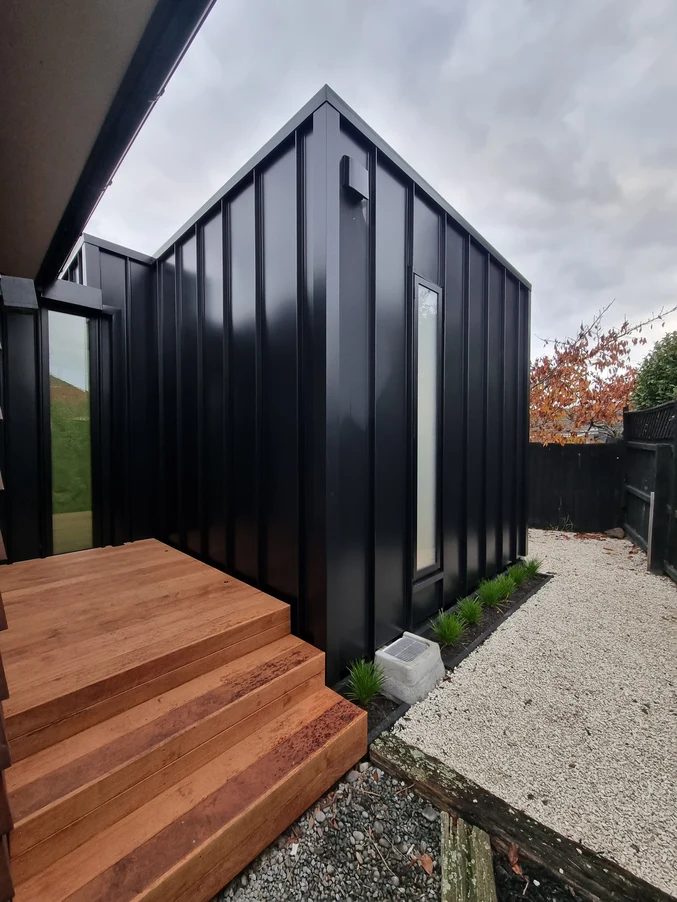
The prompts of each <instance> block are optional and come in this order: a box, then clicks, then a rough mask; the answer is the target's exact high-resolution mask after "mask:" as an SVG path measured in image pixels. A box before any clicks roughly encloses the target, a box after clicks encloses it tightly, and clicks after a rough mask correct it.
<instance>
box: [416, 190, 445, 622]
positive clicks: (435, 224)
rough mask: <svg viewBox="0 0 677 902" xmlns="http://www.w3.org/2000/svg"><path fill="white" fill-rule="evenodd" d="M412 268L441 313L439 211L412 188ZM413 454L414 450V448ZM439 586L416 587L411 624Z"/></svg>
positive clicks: (433, 602) (433, 604)
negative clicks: (435, 292)
mask: <svg viewBox="0 0 677 902" xmlns="http://www.w3.org/2000/svg"><path fill="white" fill-rule="evenodd" d="M413 242H414V247H413V270H414V274H415V275H417V276H422V277H423V278H424V279H428V280H429V281H430V282H433V283H434V284H436V285H439V286H440V288H441V289H442V296H441V297H440V303H439V307H438V317H442V318H443V317H444V312H443V308H444V303H445V297H444V286H443V285H442V281H443V279H442V270H443V263H444V260H443V259H441V258H440V212H439V210H438V208H437V207H433V206H431V205H430V204H429V203H428V202H427V201H426V200H425V199H424V198H422V197H421V196H420V195H419V194H418V193H416V191H415V192H414V233H413ZM409 303H410V305H411V310H412V316H413V318H414V319H415V318H416V317H417V309H418V301H417V298H415V297H413V296H411V297H410V301H409ZM413 334H414V335H415V334H416V329H414V331H413ZM438 365H439V366H440V367H442V366H443V361H442V360H439V361H438ZM412 391H413V392H414V393H415V391H416V386H415V382H414V384H412ZM438 402H439V403H440V404H441V403H442V401H441V399H438ZM412 429H415V424H412ZM437 441H438V443H439V442H441V441H442V436H441V434H440V433H439V432H438V436H437ZM414 454H415V450H414ZM441 470H442V467H441V466H440V465H439V463H438V484H437V495H436V503H437V505H438V511H437V516H438V522H439V523H440V524H441V523H443V521H444V512H443V511H441V510H439V505H440V500H441V495H440V488H441V484H442V474H441ZM410 472H411V476H410V479H411V480H412V488H411V497H412V498H415V492H416V475H415V473H414V471H413V470H411V471H410ZM413 509H414V518H413V526H412V529H413V535H412V543H413V547H414V548H415V547H416V518H415V512H416V506H415V505H414V508H413ZM443 552H444V548H443V547H442V548H441V549H440V554H443ZM411 567H412V570H413V567H414V564H413V560H412V562H411ZM438 595H439V588H437V587H434V586H428V587H426V588H425V589H417V590H416V591H414V592H413V594H412V600H411V605H412V611H411V616H412V622H413V624H414V625H419V624H421V623H423V622H425V621H426V620H427V618H428V617H430V616H432V615H433V614H434V613H435V611H437V610H438V609H439V606H440V605H439V600H438Z"/></svg>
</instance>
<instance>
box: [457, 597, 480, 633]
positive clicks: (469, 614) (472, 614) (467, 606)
mask: <svg viewBox="0 0 677 902" xmlns="http://www.w3.org/2000/svg"><path fill="white" fill-rule="evenodd" d="M457 609H458V610H457V613H458V618H459V620H461V622H462V623H465V625H466V626H475V624H477V623H479V622H480V620H481V619H482V602H481V601H479V599H477V598H474V597H473V596H472V595H469V596H468V597H467V598H462V599H461V601H459V603H458V606H457Z"/></svg>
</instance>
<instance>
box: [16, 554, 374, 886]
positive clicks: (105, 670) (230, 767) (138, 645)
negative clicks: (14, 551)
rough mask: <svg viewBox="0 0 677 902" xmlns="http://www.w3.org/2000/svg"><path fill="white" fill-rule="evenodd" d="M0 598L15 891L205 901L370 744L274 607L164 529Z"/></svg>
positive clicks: (23, 580) (40, 572)
mask: <svg viewBox="0 0 677 902" xmlns="http://www.w3.org/2000/svg"><path fill="white" fill-rule="evenodd" d="M0 593H1V595H0V601H1V602H3V603H4V610H5V612H6V615H7V622H8V630H7V631H6V633H5V634H4V636H2V639H1V640H0V642H1V647H2V652H3V655H4V658H5V662H6V669H7V678H8V682H9V687H10V693H11V695H10V702H9V703H8V704H7V706H6V712H7V727H6V729H7V737H8V740H9V747H10V749H11V753H12V760H13V762H14V763H13V765H12V767H11V768H10V769H9V771H8V773H7V785H8V793H9V800H10V803H11V805H12V807H13V815H14V826H15V829H14V835H13V838H12V844H11V859H12V860H11V865H12V870H13V877H14V883H15V887H16V895H15V898H16V900H17V902H34V900H35V902H37V900H40V902H66V900H69V902H96V900H99V902H113V900H115V902H125V900H128V902H132V900H135V902H141V900H144V902H171V900H177V902H178V900H183V902H207V900H208V899H210V898H211V897H212V896H213V895H214V893H215V892H217V891H218V890H219V889H220V888H221V886H222V885H224V884H225V883H226V882H227V881H228V880H230V879H231V877H233V876H235V875H236V874H237V872H238V871H239V870H241V868H242V867H244V866H245V865H246V864H247V862H248V861H249V860H251V858H252V857H253V856H255V855H256V854H258V852H259V851H261V850H262V849H263V848H264V847H265V846H266V845H267V844H268V843H269V842H271V841H272V840H273V839H274V838H275V837H276V836H277V835H278V834H279V833H280V832H281V831H282V830H284V829H285V828H286V827H287V826H289V824H290V823H291V822H292V821H293V820H295V819H296V818H297V817H298V816H299V815H300V814H301V813H302V812H303V811H304V810H305V809H306V808H307V807H308V806H309V805H311V804H312V803H313V802H314V801H315V800H316V799H317V798H318V797H319V795H321V793H322V792H323V791H325V790H326V789H328V788H329V786H331V785H332V783H334V782H335V780H336V779H338V777H340V776H341V774H343V773H345V772H346V770H348V768H349V767H351V766H352V765H353V764H354V763H355V762H356V761H357V760H358V759H359V758H360V757H361V755H362V754H364V752H365V751H366V740H367V728H366V714H365V712H364V711H360V710H359V709H357V708H356V707H355V706H354V705H351V704H350V703H349V702H347V701H346V700H345V699H343V698H341V697H340V696H338V695H336V693H334V692H332V691H331V690H330V689H327V688H326V687H325V685H324V654H323V653H322V652H321V651H318V650H317V649H315V648H313V647H312V646H310V645H308V644H307V643H305V642H303V641H302V640H300V639H298V638H296V637H294V636H291V635H290V618H289V607H288V605H286V604H283V603H282V602H280V601H277V600H276V599H273V598H271V597H270V596H269V595H266V594H265V593H263V592H260V591H258V590H257V589H254V588H252V587H251V586H248V585H246V584H244V583H242V582H239V581H238V580H237V579H234V578H233V577H231V576H228V575H226V574H224V573H222V572H220V571H218V570H216V569H214V568H212V567H209V566H208V565H206V564H202V563H200V562H198V561H196V560H194V559H193V558H190V557H188V556H186V555H184V554H181V553H180V552H178V551H176V550H175V549H171V548H168V547H167V546H165V545H162V544H161V543H160V542H157V541H154V540H147V541H143V542H138V543H134V544H130V545H126V546H121V547H116V548H103V549H92V550H90V551H85V552H78V553H74V554H67V555H61V556H59V557H52V558H49V559H45V560H40V561H30V562H25V563H21V564H14V565H11V566H9V567H6V568H0Z"/></svg>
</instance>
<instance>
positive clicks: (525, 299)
mask: <svg viewBox="0 0 677 902" xmlns="http://www.w3.org/2000/svg"><path fill="white" fill-rule="evenodd" d="M530 300H531V299H530V296H529V289H528V288H527V287H526V286H524V285H521V284H520V286H519V351H518V360H519V367H518V383H519V394H518V405H517V418H516V425H517V553H518V554H521V555H523V554H526V553H527V499H528V478H529V477H528V472H527V454H528V451H529V367H530V348H529V330H530Z"/></svg>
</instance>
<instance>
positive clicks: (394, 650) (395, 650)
mask: <svg viewBox="0 0 677 902" xmlns="http://www.w3.org/2000/svg"><path fill="white" fill-rule="evenodd" d="M376 663H377V664H380V666H381V667H382V668H383V674H384V677H385V680H384V686H383V693H384V695H387V696H388V697H389V698H394V699H395V700H397V701H401V702H407V704H409V705H412V704H413V703H414V702H420V701H421V700H422V699H424V698H425V697H426V695H427V694H428V693H429V692H430V690H431V689H432V688H433V687H434V686H436V685H437V683H439V681H440V680H441V679H442V678H443V677H444V664H443V663H442V656H441V655H440V647H439V645H438V644H437V642H432V641H431V640H430V639H424V638H423V637H422V636H416V635H415V634H414V633H405V634H404V635H403V636H402V638H401V639H396V640H395V642H392V643H391V644H390V645H386V646H385V647H384V648H380V649H379V650H378V651H377V652H376Z"/></svg>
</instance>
